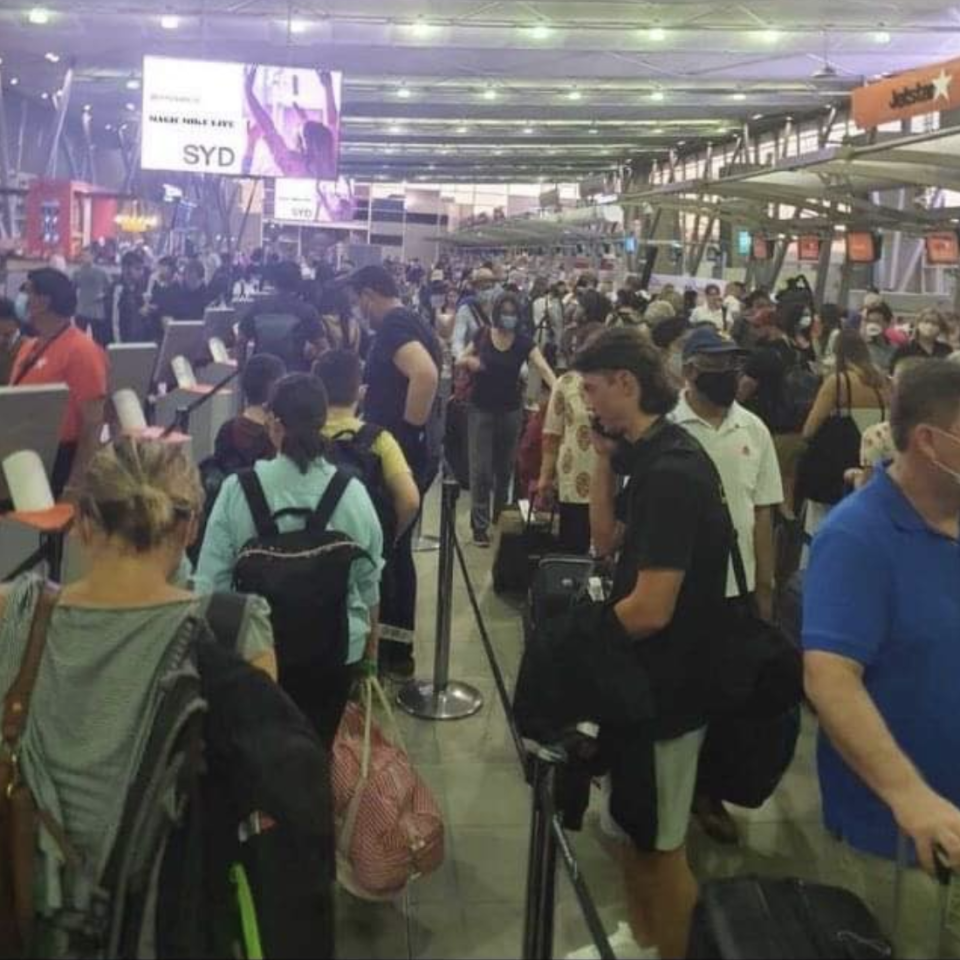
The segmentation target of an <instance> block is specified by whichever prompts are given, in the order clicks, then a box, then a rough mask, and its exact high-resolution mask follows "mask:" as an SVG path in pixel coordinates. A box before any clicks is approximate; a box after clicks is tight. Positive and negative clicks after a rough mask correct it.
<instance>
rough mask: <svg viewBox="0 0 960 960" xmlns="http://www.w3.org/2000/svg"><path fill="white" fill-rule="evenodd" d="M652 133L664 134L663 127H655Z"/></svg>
mask: <svg viewBox="0 0 960 960" xmlns="http://www.w3.org/2000/svg"><path fill="white" fill-rule="evenodd" d="M653 132H654V133H656V134H661V133H666V131H665V130H664V129H663V127H655V128H654V131H653Z"/></svg>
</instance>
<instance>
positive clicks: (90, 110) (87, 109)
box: [83, 103, 93, 113]
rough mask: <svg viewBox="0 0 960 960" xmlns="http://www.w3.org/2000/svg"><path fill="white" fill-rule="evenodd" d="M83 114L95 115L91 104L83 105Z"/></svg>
mask: <svg viewBox="0 0 960 960" xmlns="http://www.w3.org/2000/svg"><path fill="white" fill-rule="evenodd" d="M83 112H84V113H93V107H92V106H90V104H89V103H85V104H84V105H83Z"/></svg>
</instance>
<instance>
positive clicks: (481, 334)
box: [453, 304, 490, 403]
mask: <svg viewBox="0 0 960 960" xmlns="http://www.w3.org/2000/svg"><path fill="white" fill-rule="evenodd" d="M470 309H471V311H472V312H473V317H474V319H475V320H476V321H477V324H478V325H479V328H480V329H479V330H478V331H477V336H476V339H475V340H474V343H473V345H474V349H475V350H476V352H477V353H478V354H479V352H480V349H481V348H482V347H483V346H484V344H485V343H486V341H487V340H488V339H489V337H490V326H489V324H488V323H487V321H486V320H485V319H484V318H483V317H481V316H480V315H479V313H478V312H477V309H476V307H474V306H473V305H472V304H471V305H470ZM475 386H476V374H474V373H473V372H471V371H470V370H467V369H466V367H461V366H458V365H455V366H454V368H453V400H454V402H455V403H469V402H470V401H471V400H472V399H473V389H474V387H475Z"/></svg>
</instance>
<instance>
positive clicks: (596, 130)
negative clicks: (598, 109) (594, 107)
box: [589, 127, 600, 136]
mask: <svg viewBox="0 0 960 960" xmlns="http://www.w3.org/2000/svg"><path fill="white" fill-rule="evenodd" d="M589 132H590V133H592V134H593V135H594V136H596V135H597V134H598V133H599V132H600V131H599V130H598V129H597V128H596V127H591V128H590V130H589Z"/></svg>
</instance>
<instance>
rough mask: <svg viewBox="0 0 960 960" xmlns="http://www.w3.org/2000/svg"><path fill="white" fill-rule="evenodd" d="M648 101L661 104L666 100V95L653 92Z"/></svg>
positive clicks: (656, 91) (657, 91)
mask: <svg viewBox="0 0 960 960" xmlns="http://www.w3.org/2000/svg"><path fill="white" fill-rule="evenodd" d="M650 99H651V100H653V101H654V103H663V101H664V100H666V99H667V95H666V94H665V93H664V92H663V91H662V90H654V91H653V93H651V94H650Z"/></svg>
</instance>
